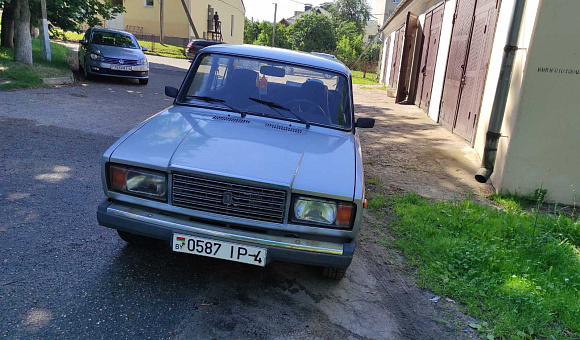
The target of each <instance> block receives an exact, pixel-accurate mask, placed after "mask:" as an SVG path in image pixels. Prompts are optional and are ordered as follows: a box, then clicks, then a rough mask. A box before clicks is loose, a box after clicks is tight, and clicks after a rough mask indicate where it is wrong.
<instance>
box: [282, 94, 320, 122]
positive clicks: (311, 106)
mask: <svg viewBox="0 0 580 340" xmlns="http://www.w3.org/2000/svg"><path fill="white" fill-rule="evenodd" d="M304 104H305V105H304ZM284 106H286V107H287V108H290V109H297V110H293V111H297V112H304V111H310V110H316V109H318V110H319V111H320V113H322V115H323V116H324V117H325V118H326V119H328V120H329V121H330V118H328V116H327V115H326V112H324V109H323V108H322V107H320V105H318V104H316V103H315V102H313V101H312V100H308V99H292V100H290V101H287V102H286V103H285V104H284Z"/></svg>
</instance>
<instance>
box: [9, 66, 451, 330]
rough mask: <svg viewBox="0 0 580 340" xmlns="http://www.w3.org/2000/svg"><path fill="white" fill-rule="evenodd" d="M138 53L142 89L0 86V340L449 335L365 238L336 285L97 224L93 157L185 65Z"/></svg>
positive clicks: (158, 105) (106, 84)
mask: <svg viewBox="0 0 580 340" xmlns="http://www.w3.org/2000/svg"><path fill="white" fill-rule="evenodd" d="M153 59H155V60H153ZM150 60H151V67H152V71H151V80H150V83H149V85H147V86H141V85H139V84H138V83H137V82H134V81H127V80H106V79H101V80H95V81H91V82H80V83H78V84H76V85H75V86H68V87H62V88H56V89H37V90H25V91H14V92H0V337H4V338H8V339H37V338H39V339H40V338H41V339H56V338H58V339H163V338H169V339H210V338H219V339H223V338H228V339H231V338H234V339H237V338H239V339H244V338H268V339H272V338H273V339H312V338H318V339H363V338H368V339H430V338H431V339H442V338H450V339H452V338H456V336H457V333H454V332H455V329H454V328H453V326H452V325H450V326H445V325H441V324H440V323H438V322H435V321H433V319H435V318H434V317H433V313H434V312H433V310H432V308H433V307H431V305H430V302H428V299H427V297H426V296H424V295H423V294H424V293H423V292H421V291H419V290H418V289H416V288H414V286H412V285H411V284H409V283H408V282H407V281H406V279H404V278H402V277H401V275H399V273H397V272H390V271H389V269H388V268H387V269H385V268H383V267H382V266H383V263H387V262H386V261H387V260H386V259H383V258H382V257H381V256H382V255H381V250H379V249H384V247H382V246H381V247H379V246H378V245H375V244H374V243H373V242H368V241H365V238H364V237H363V238H362V239H361V243H360V245H359V250H357V253H356V256H355V259H354V262H353V265H352V266H351V268H350V269H349V272H348V274H347V277H346V278H345V279H343V280H342V281H340V282H335V281H328V280H324V279H322V278H320V277H319V276H318V271H317V270H316V269H315V268H312V267H308V266H301V265H294V264H282V263H274V264H272V265H270V266H268V267H266V268H260V267H253V266H248V265H244V264H238V263H232V262H227V261H220V260H215V259H209V258H202V257H196V256H192V255H186V254H178V253H174V252H172V251H171V250H170V247H169V245H168V244H159V245H158V246H153V247H150V248H149V249H143V248H139V247H135V246H131V245H127V244H126V243H124V242H123V241H122V240H121V239H120V238H118V236H117V234H116V232H115V231H114V230H111V229H107V228H104V227H101V226H99V225H98V224H97V221H96V207H97V205H98V203H99V202H100V201H101V200H102V199H103V198H104V196H103V193H102V190H101V180H100V167H99V162H100V156H101V155H102V153H103V152H104V151H105V150H106V149H107V148H108V146H109V145H110V144H112V143H113V142H114V141H115V140H116V138H117V137H118V136H120V135H121V134H123V133H124V132H126V131H127V130H129V129H130V128H132V127H133V126H134V125H136V124H137V123H139V122H141V121H142V120H144V119H146V118H148V117H150V116H151V115H152V114H155V113H156V112H157V111H159V110H161V109H163V108H164V107H166V106H168V105H170V104H171V100H170V99H168V98H166V97H164V95H163V87H164V86H165V85H171V86H179V85H180V83H181V81H182V79H183V76H184V74H185V71H186V70H185V69H184V67H185V68H186V67H188V66H189V63H188V62H187V61H179V62H176V61H170V60H168V61H165V60H164V58H150ZM365 242H366V243H365Z"/></svg>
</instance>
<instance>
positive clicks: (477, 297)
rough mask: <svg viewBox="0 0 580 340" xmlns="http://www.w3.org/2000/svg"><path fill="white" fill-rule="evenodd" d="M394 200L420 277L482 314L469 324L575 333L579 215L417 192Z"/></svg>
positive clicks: (579, 330)
mask: <svg viewBox="0 0 580 340" xmlns="http://www.w3.org/2000/svg"><path fill="white" fill-rule="evenodd" d="M391 200H392V207H393V211H394V213H395V216H396V218H395V219H394V222H393V224H392V231H393V234H394V236H395V237H396V238H397V245H398V246H399V247H401V248H402V249H403V251H404V253H405V255H406V257H407V258H408V259H409V260H410V261H411V263H412V264H413V265H415V266H416V267H417V269H418V284H419V285H420V286H422V287H425V288H428V289H431V290H433V291H434V292H435V293H437V294H440V295H448V296H451V297H452V298H454V299H456V300H457V301H460V302H462V303H463V304H464V305H465V307H466V309H467V312H469V313H470V314H472V315H474V316H475V317H477V318H479V319H482V320H486V321H487V322H482V323H481V324H472V325H470V326H471V327H472V328H474V329H477V330H479V331H480V332H481V333H482V334H484V335H486V336H487V338H493V337H496V338H497V337H499V338H507V339H532V338H534V339H535V338H542V339H552V338H554V339H578V338H579V337H580V220H578V219H575V220H574V219H570V218H568V217H565V216H563V215H558V216H555V215H546V214H530V213H526V212H523V213H517V212H505V211H498V210H495V209H492V208H488V207H483V206H481V205H478V204H474V203H471V202H469V201H464V202H430V201H428V200H426V199H424V198H421V197H419V196H417V195H415V194H408V195H405V196H394V197H393V198H392V199H391ZM510 204H512V203H511V201H510Z"/></svg>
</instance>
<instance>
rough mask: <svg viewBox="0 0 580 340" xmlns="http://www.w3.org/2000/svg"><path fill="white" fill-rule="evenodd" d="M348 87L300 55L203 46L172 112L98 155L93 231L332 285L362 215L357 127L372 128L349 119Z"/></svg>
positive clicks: (329, 65) (338, 66) (332, 65)
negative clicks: (276, 265)
mask: <svg viewBox="0 0 580 340" xmlns="http://www.w3.org/2000/svg"><path fill="white" fill-rule="evenodd" d="M288 67H291V68H292V69H293V70H294V72H293V73H292V74H291V75H290V74H287V73H286V69H287V68H288ZM351 83H352V82H351V74H350V71H349V69H348V68H347V67H346V66H345V65H343V64H342V63H339V62H336V61H333V60H328V59H325V58H320V57H317V56H314V55H312V54H310V53H302V52H297V51H290V50H285V49H277V48H269V47H261V46H252V45H215V46H210V47H206V48H204V49H203V50H202V51H201V52H200V53H199V54H198V55H197V56H196V58H195V60H194V61H193V63H192V64H191V67H190V69H189V71H188V73H187V75H186V77H185V80H184V81H183V84H182V85H181V88H179V89H176V88H173V87H166V88H165V94H166V95H167V96H169V97H173V98H175V100H174V102H173V106H171V107H169V108H167V109H165V110H163V111H161V112H159V113H158V114H156V115H154V116H153V117H151V118H149V119H148V120H146V121H144V122H143V123H141V124H139V125H138V126H136V127H135V128H133V129H132V130H131V131H129V132H128V133H127V134H126V135H124V136H123V137H121V138H120V139H119V140H118V141H117V142H115V143H114V144H113V145H112V146H111V147H110V148H109V149H108V150H107V151H106V152H105V154H104V155H103V157H102V183H103V189H104V193H105V196H106V199H105V200H104V201H103V202H102V203H101V204H100V205H99V207H98V213H97V216H98V221H99V223H100V224H101V225H103V226H105V227H110V228H114V229H116V230H117V231H118V233H119V236H120V237H121V238H122V239H123V240H125V241H127V242H134V243H139V242H141V241H143V240H144V238H155V239H160V240H165V241H166V242H167V243H168V244H169V246H170V247H171V249H172V250H173V251H176V252H181V253H188V254H192V255H198V256H208V257H214V258H219V259H223V260H229V261H237V262H243V263H246V264H249V265H256V266H265V265H267V264H269V263H271V262H273V261H290V262H297V263H302V264H308V265H314V266H320V267H322V268H323V270H322V273H323V274H324V275H325V276H327V277H330V278H341V277H342V276H343V275H344V273H345V270H346V268H347V267H348V266H349V265H350V263H351V261H352V257H353V254H354V251H355V245H356V240H357V234H358V232H359V228H360V225H361V220H362V213H363V208H364V207H365V198H364V197H365V196H364V176H363V162H362V158H361V146H360V142H359V131H360V130H359V129H361V128H370V127H373V125H374V119H372V118H358V119H355V115H354V110H353V108H354V106H353V97H352V84H351ZM195 260H196V257H192V261H195Z"/></svg>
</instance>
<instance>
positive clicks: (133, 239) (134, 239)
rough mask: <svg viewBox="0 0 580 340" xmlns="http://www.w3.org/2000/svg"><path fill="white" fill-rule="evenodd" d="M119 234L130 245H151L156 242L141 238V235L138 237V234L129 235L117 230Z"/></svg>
mask: <svg viewBox="0 0 580 340" xmlns="http://www.w3.org/2000/svg"><path fill="white" fill-rule="evenodd" d="M117 234H119V237H120V238H121V239H122V240H123V241H125V242H127V243H130V244H134V245H137V246H145V245H150V244H152V243H154V242H155V240H154V239H152V238H149V237H145V236H141V235H136V234H131V233H128V232H126V231H121V230H117Z"/></svg>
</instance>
